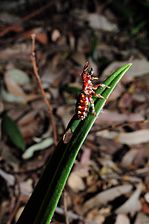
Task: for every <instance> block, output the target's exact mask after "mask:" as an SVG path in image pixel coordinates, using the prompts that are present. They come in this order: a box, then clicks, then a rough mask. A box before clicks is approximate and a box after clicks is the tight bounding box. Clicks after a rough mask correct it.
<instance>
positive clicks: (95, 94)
mask: <svg viewBox="0 0 149 224" xmlns="http://www.w3.org/2000/svg"><path fill="white" fill-rule="evenodd" d="M92 93H93V95H94V96H96V97H98V98H101V99H104V97H103V96H102V95H100V94H97V93H95V92H94V91H92Z"/></svg>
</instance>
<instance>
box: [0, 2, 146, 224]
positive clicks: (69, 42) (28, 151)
mask: <svg viewBox="0 0 149 224" xmlns="http://www.w3.org/2000/svg"><path fill="white" fill-rule="evenodd" d="M148 14H149V1H148V0H136V1H133V0H124V1H118V0H115V1H114V0H104V1H102V0H92V1H90V0H82V1H78V0H70V1H64V0H54V1H53V0H14V1H10V0H5V1H2V0H1V1H0V78H1V82H0V93H1V99H0V113H1V118H0V123H1V126H2V129H1V131H0V136H1V147H0V223H1V224H15V223H16V220H17V219H18V217H19V215H20V213H21V211H22V209H23V208H24V206H25V204H26V203H27V200H28V198H29V196H30V194H31V192H32V191H33V189H34V186H35V184H36V183H37V181H38V179H39V177H40V175H41V173H42V171H43V169H44V167H45V164H46V161H47V160H48V158H49V157H50V156H51V154H52V152H53V150H54V143H53V134H52V127H51V121H50V120H49V114H48V110H47V105H46V104H45V103H44V101H43V98H42V96H41V93H40V89H39V87H38V83H37V81H36V79H35V76H34V72H33V68H32V62H31V51H32V40H31V34H32V33H35V34H36V54H37V63H38V67H39V74H40V77H41V81H42V85H43V88H44V90H45V92H46V96H47V98H48V99H49V102H50V105H51V107H52V113H53V118H52V119H53V120H54V123H55V132H56V135H57V138H58V139H60V137H61V135H62V134H63V132H64V130H65V128H66V126H67V124H68V122H69V120H70V119H71V117H72V116H73V115H74V113H75V107H76V99H77V96H78V94H79V92H80V90H81V87H82V84H81V79H80V74H81V71H82V68H83V65H84V63H85V62H86V61H89V63H90V65H91V66H92V67H93V69H94V72H95V75H97V76H98V77H99V80H100V82H102V81H103V80H104V79H105V78H106V77H107V76H108V75H110V73H111V72H112V71H114V70H115V69H116V68H118V67H119V66H121V65H122V64H125V63H128V62H131V63H133V65H132V68H131V69H130V70H129V71H128V72H127V74H126V75H125V76H124V78H123V79H122V81H121V82H120V83H119V85H118V87H117V88H116V89H115V90H114V92H113V94H112V95H111V97H110V98H109V100H108V102H107V103H106V106H105V107H104V110H103V111H102V113H101V115H100V117H99V118H97V120H96V122H95V125H94V127H93V128H92V130H91V132H90V133H89V135H88V138H87V140H86V141H85V144H84V145H83V147H82V149H81V150H80V153H79V156H78V158H77V161H76V163H75V166H74V168H73V170H72V172H71V174H70V177H69V179H68V182H67V185H66V187H65V189H64V193H63V195H62V197H61V199H60V202H59V204H58V207H57V209H56V212H55V215H54V218H53V224H54V223H57V224H58V223H61V224H62V223H66V224H133V223H134V224H147V223H149V123H148V118H149V61H148V60H149V29H148V25H149V16H148Z"/></svg>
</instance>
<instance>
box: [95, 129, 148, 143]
mask: <svg viewBox="0 0 149 224" xmlns="http://www.w3.org/2000/svg"><path fill="white" fill-rule="evenodd" d="M97 136H101V137H103V138H107V139H115V141H117V142H119V143H123V144H128V145H135V144H141V143H146V142H149V129H142V130H139V131H133V132H128V133H118V132H116V131H108V130H104V131H100V132H97Z"/></svg>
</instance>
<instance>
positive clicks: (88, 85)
mask: <svg viewBox="0 0 149 224" xmlns="http://www.w3.org/2000/svg"><path fill="white" fill-rule="evenodd" d="M93 73H94V72H93V69H92V68H89V62H86V63H85V65H84V68H83V72H82V74H81V78H82V81H83V86H82V90H81V93H80V95H79V98H78V102H77V108H76V114H77V118H78V119H80V120H84V119H85V118H86V116H87V114H88V112H89V106H91V112H92V114H93V115H94V116H95V115H96V112H95V107H94V100H93V98H92V97H93V95H94V96H96V97H98V98H102V99H103V98H104V97H103V96H101V95H100V94H97V93H96V92H95V91H94V90H96V89H97V88H98V87H99V86H102V87H107V88H109V87H108V86H106V85H104V84H101V83H100V84H97V85H93V83H92V81H93V80H95V79H98V77H95V76H93Z"/></svg>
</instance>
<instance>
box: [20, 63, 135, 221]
mask: <svg viewBox="0 0 149 224" xmlns="http://www.w3.org/2000/svg"><path fill="white" fill-rule="evenodd" d="M130 66H131V64H126V65H123V66H122V67H120V68H119V69H118V70H117V71H116V72H114V73H112V74H111V75H110V76H109V77H108V78H107V79H106V80H105V82H104V84H105V85H107V86H109V87H110V88H104V87H100V88H99V89H98V90H97V93H98V94H99V93H100V94H101V95H102V96H104V98H105V99H97V98H95V110H96V113H97V116H98V115H99V113H100V112H101V110H102V108H103V106H104V104H105V102H106V100H107V98H108V97H109V95H110V94H111V93H112V91H113V89H114V88H115V86H116V85H117V84H118V82H119V81H120V79H121V78H122V77H123V75H124V74H125V73H126V72H127V71H128V69H129V68H130ZM97 116H96V117H97ZM96 117H94V116H92V115H91V114H88V116H87V117H86V119H84V120H83V121H81V120H76V117H75V116H74V117H73V118H72V120H71V121H70V123H69V124H68V127H67V129H66V132H65V134H64V135H63V137H62V139H61V140H60V142H59V144H58V145H57V147H56V149H55V151H54V153H53V156H52V158H51V159H50V161H49V162H48V164H47V166H46V169H45V171H44V173H43V175H42V177H41V178H40V180H39V182H38V184H37V187H36V188H35V190H34V192H33V194H32V196H31V198H30V200H29V202H28V204H27V205H26V207H25V209H24V212H23V213H22V215H21V217H20V219H19V221H18V224H26V223H30V224H31V223H34V224H49V223H50V221H51V219H52V216H53V213H54V211H55V208H56V205H57V203H58V200H59V198H60V196H61V193H62V191H63V188H64V186H65V183H66V181H67V178H68V176H69V173H70V171H71V168H72V166H73V164H74V162H75V159H76V156H77V154H78V152H79V149H80V148H81V146H82V144H83V142H84V140H85V139H86V137H87V135H88V132H89V131H90V129H91V127H92V126H93V124H94V122H95V120H96Z"/></svg>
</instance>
